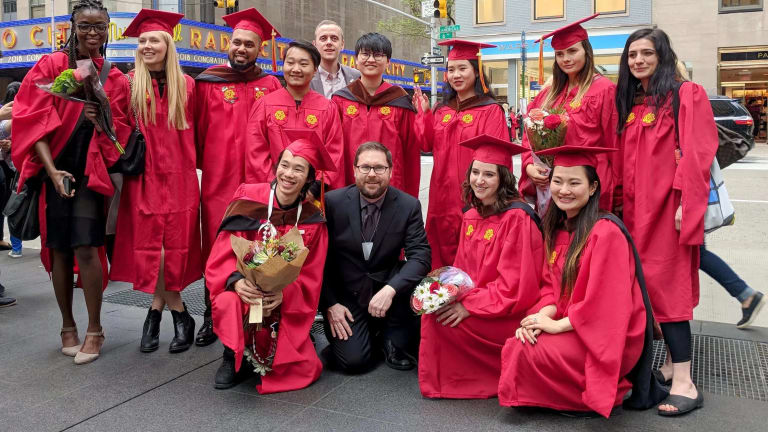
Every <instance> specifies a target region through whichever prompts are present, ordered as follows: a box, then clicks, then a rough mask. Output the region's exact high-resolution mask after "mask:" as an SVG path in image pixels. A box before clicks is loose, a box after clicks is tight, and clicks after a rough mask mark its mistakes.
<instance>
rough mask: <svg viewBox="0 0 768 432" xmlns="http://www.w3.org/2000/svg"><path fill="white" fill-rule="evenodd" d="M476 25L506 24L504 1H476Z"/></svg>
mask: <svg viewBox="0 0 768 432" xmlns="http://www.w3.org/2000/svg"><path fill="white" fill-rule="evenodd" d="M475 11H476V16H475V24H493V23H502V22H504V0H475Z"/></svg>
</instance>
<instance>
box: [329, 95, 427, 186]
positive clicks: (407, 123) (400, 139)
mask: <svg viewBox="0 0 768 432" xmlns="http://www.w3.org/2000/svg"><path fill="white" fill-rule="evenodd" d="M352 85H355V86H358V85H361V84H360V82H359V80H356V81H353V82H352V83H351V84H350V86H352ZM391 87H394V86H393V85H392V84H389V83H387V82H382V84H381V86H379V88H378V89H377V90H376V94H374V96H373V98H374V99H375V98H376V95H379V94H381V93H383V92H384V91H386V90H387V89H389V88H391ZM348 89H349V86H347V87H346V88H344V89H342V90H339V91H338V92H336V93H334V95H333V96H332V97H331V100H333V101H334V102H335V103H336V106H337V108H338V110H339V115H340V116H341V122H342V130H343V134H344V162H345V163H344V168H343V170H342V172H343V173H344V184H345V185H350V184H354V183H355V172H354V168H353V166H352V165H353V164H354V161H355V152H356V151H357V148H358V147H360V144H363V143H364V142H367V141H376V142H378V143H381V144H383V145H384V146H385V147H386V148H388V149H389V151H390V152H391V153H392V163H393V167H392V173H391V174H392V177H391V179H390V185H392V186H394V187H396V188H398V189H400V190H402V191H405V192H407V193H409V194H411V195H412V196H414V197H417V198H418V196H419V181H420V176H421V152H420V149H419V147H420V140H419V137H418V134H416V133H415V130H414V122H415V120H416V109H415V108H414V107H413V105H411V103H410V100H409V99H408V98H407V97H406V96H407V95H406V96H403V97H400V98H397V99H394V100H391V101H389V102H387V103H384V104H381V105H377V104H373V105H370V106H367V105H366V104H365V103H364V102H363V101H361V100H360V99H359V98H356V97H355V96H354V95H353V94H352V93H351V92H348V91H347V90H348Z"/></svg>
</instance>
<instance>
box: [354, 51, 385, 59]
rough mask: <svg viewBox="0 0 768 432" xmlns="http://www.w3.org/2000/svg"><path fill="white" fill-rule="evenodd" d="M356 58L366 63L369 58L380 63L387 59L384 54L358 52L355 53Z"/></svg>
mask: <svg viewBox="0 0 768 432" xmlns="http://www.w3.org/2000/svg"><path fill="white" fill-rule="evenodd" d="M357 56H358V57H359V58H360V61H366V60H368V59H369V58H371V57H373V59H374V60H376V61H381V60H384V59H385V58H387V55H386V54H384V53H381V52H377V53H371V52H368V51H360V52H359V53H357Z"/></svg>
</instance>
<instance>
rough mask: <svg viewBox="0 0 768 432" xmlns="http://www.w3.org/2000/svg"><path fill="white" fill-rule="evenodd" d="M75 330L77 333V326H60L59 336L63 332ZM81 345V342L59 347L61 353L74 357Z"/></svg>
mask: <svg viewBox="0 0 768 432" xmlns="http://www.w3.org/2000/svg"><path fill="white" fill-rule="evenodd" d="M70 332H75V333H77V326H72V327H62V328H61V332H60V333H59V336H62V335H64V333H70ZM82 346H83V344H80V345H75V346H71V347H61V353H62V354H64V355H65V356H68V357H74V356H75V355H76V354H77V352H78V351H80V348H81V347H82Z"/></svg>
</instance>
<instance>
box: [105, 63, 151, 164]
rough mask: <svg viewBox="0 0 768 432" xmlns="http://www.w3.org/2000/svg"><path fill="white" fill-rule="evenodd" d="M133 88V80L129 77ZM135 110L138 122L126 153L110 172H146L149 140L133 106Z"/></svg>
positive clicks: (135, 119) (135, 117)
mask: <svg viewBox="0 0 768 432" xmlns="http://www.w3.org/2000/svg"><path fill="white" fill-rule="evenodd" d="M128 80H129V82H130V83H131V88H133V80H131V79H130V77H129V78H128ZM131 111H132V112H133V120H134V123H136V127H135V128H134V129H133V131H131V136H130V137H129V138H128V144H127V145H126V146H125V153H123V154H121V155H120V159H118V160H117V162H115V164H114V165H112V166H111V167H110V168H109V170H108V171H109V172H110V173H112V174H115V173H119V174H124V175H129V176H132V175H139V174H143V173H144V154H145V153H146V151H147V141H146V140H145V139H144V134H142V133H141V130H140V129H139V119H138V117H137V116H136V111H134V110H133V108H131Z"/></svg>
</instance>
